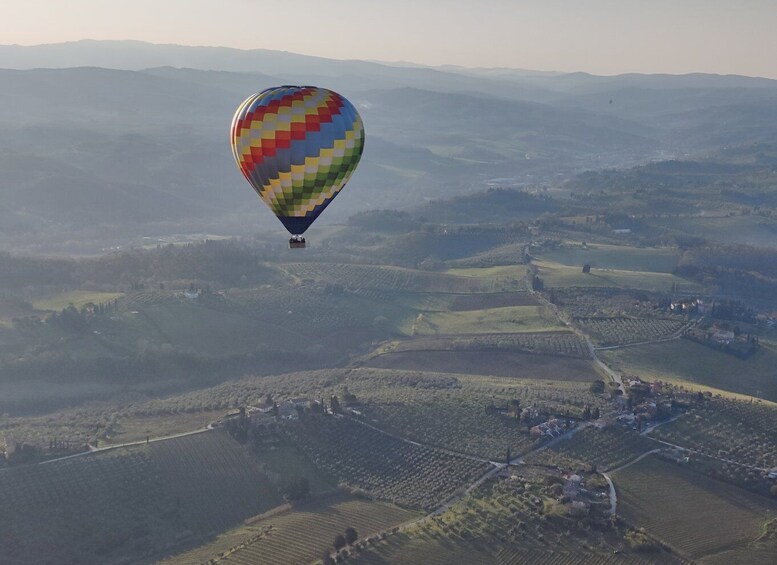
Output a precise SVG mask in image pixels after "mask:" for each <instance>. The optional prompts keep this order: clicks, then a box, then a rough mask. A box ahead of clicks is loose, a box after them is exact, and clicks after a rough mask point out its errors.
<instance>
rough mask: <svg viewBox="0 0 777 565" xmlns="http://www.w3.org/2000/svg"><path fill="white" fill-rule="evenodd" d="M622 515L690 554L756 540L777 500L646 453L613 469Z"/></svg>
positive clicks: (692, 557) (709, 551)
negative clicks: (627, 464) (645, 456)
mask: <svg viewBox="0 0 777 565" xmlns="http://www.w3.org/2000/svg"><path fill="white" fill-rule="evenodd" d="M613 481H614V482H615V487H616V489H617V491H618V514H620V515H621V516H623V517H624V518H625V519H626V520H628V521H629V522H630V523H631V524H633V525H634V526H636V527H644V528H645V530H646V531H647V533H648V534H650V535H652V536H655V537H656V538H658V539H659V540H660V541H661V542H663V543H665V544H667V545H669V546H670V547H672V548H674V549H675V550H676V551H678V552H679V553H681V554H682V555H684V556H686V557H688V558H689V559H698V558H700V557H703V556H705V555H711V554H715V553H719V552H721V551H724V550H726V549H730V548H732V547H734V546H738V545H740V544H744V543H747V542H749V541H752V540H754V539H755V538H756V537H757V536H758V535H759V534H760V532H761V528H762V526H763V524H764V523H765V522H766V520H767V519H769V517H770V516H773V515H774V512H775V511H777V503H775V502H774V501H772V500H769V499H767V498H763V497H760V496H758V495H754V494H751V493H749V492H748V491H745V490H742V489H739V488H737V487H734V486H731V485H728V484H726V483H722V482H720V481H716V480H714V479H710V478H708V477H705V476H704V475H700V474H698V473H695V472H693V471H691V470H689V469H687V468H685V467H681V466H678V465H676V464H674V463H668V462H665V461H662V460H660V459H657V458H655V457H654V456H653V457H648V458H646V459H643V460H642V461H640V462H638V463H636V464H634V465H632V466H630V467H627V468H625V469H623V470H621V471H617V472H616V473H614V474H613Z"/></svg>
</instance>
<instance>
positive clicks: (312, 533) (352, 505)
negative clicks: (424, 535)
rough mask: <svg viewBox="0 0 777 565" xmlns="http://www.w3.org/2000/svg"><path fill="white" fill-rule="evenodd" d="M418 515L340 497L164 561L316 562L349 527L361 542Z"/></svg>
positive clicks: (276, 516) (282, 514)
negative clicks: (216, 559) (213, 559)
mask: <svg viewBox="0 0 777 565" xmlns="http://www.w3.org/2000/svg"><path fill="white" fill-rule="evenodd" d="M417 517H419V514H417V513H414V512H410V511H407V510H402V509H401V508H397V507H396V506H392V505H389V504H383V503H380V502H372V501H370V500H366V499H361V498H356V497H354V496H350V495H346V494H337V495H334V496H327V497H323V498H321V499H319V500H313V501H311V502H308V503H304V504H300V505H299V506H295V507H294V508H293V509H290V510H286V511H284V512H280V513H278V514H274V515H272V516H268V517H266V518H262V519H260V520H256V521H253V520H252V523H251V524H250V525H248V526H241V527H239V528H236V529H235V530H232V531H229V532H226V533H224V534H222V535H220V536H219V537H218V538H217V539H216V540H215V541H213V542H211V543H209V544H207V545H204V546H202V547H199V548H197V549H195V550H192V551H190V552H187V553H184V554H182V555H179V556H176V557H173V558H171V559H168V560H166V561H164V563H166V564H169V565H172V564H181V565H183V564H188V563H204V562H207V561H208V560H209V559H212V558H215V557H217V556H219V555H221V554H222V553H225V554H224V556H223V557H222V558H221V559H219V561H218V563H239V564H243V565H261V564H265V563H266V564H267V565H275V564H280V563H288V564H295V563H310V562H313V561H315V560H316V559H318V558H320V557H321V555H322V553H323V552H324V551H326V550H327V549H328V550H332V549H333V548H332V547H331V545H332V540H334V537H335V536H336V535H337V534H340V533H342V532H343V531H345V529H346V528H348V527H352V528H354V529H356V532H357V533H358V534H359V537H360V538H366V537H368V536H371V535H374V534H376V533H379V532H381V531H383V530H386V529H389V528H391V527H394V526H397V525H399V524H402V523H404V522H407V521H409V520H413V519H415V518H417ZM263 532H266V533H264V534H263Z"/></svg>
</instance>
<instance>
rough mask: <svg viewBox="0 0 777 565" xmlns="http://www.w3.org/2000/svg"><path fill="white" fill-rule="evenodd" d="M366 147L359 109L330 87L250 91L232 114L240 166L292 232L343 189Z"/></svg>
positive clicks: (311, 219)
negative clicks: (254, 92)
mask: <svg viewBox="0 0 777 565" xmlns="http://www.w3.org/2000/svg"><path fill="white" fill-rule="evenodd" d="M363 150H364V126H363V124H362V119H361V117H360V116H359V113H358V112H357V111H356V108H354V106H353V104H351V103H350V102H349V101H348V100H346V99H345V98H344V97H342V96H341V95H339V94H337V93H336V92H332V91H331V90H327V89H325V88H317V87H314V86H279V87H275V88H268V89H267V90H263V91H262V92H259V93H257V94H254V95H253V96H249V97H248V98H247V99H246V100H245V101H244V102H243V103H242V104H241V105H240V106H239V107H238V109H237V112H235V117H234V118H233V119H232V153H233V155H234V156H235V161H236V162H237V166H238V168H239V169H240V170H241V171H242V172H243V175H244V176H245V178H246V179H247V180H248V182H249V183H251V186H252V187H253V188H254V190H255V191H256V192H257V194H259V196H260V198H261V199H262V200H264V202H265V204H267V205H268V206H269V207H270V209H271V210H272V211H273V213H274V214H275V215H276V216H277V217H278V219H279V220H280V221H281V222H282V223H283V225H284V226H286V229H287V230H289V232H290V233H291V234H293V235H299V234H302V233H304V232H305V230H306V229H308V228H309V227H310V224H312V223H313V222H314V221H315V219H316V218H317V217H318V216H319V214H321V212H323V211H324V209H325V208H326V207H327V206H328V205H329V203H330V202H332V200H334V198H335V196H337V195H338V194H339V193H340V191H341V190H342V189H343V187H344V186H345V183H347V182H348V180H349V179H350V178H351V175H352V174H353V171H354V170H355V169H356V165H358V164H359V159H360V158H361V155H362V151H363Z"/></svg>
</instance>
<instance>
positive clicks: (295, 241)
mask: <svg viewBox="0 0 777 565" xmlns="http://www.w3.org/2000/svg"><path fill="white" fill-rule="evenodd" d="M289 249H305V238H304V237H300V236H298V235H296V236H294V237H292V238H291V239H290V240H289Z"/></svg>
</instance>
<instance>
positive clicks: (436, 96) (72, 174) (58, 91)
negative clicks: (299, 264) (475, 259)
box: [0, 41, 777, 247]
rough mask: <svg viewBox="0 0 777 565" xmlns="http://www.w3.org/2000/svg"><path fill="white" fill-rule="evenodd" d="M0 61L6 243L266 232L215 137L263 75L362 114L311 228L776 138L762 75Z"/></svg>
mask: <svg viewBox="0 0 777 565" xmlns="http://www.w3.org/2000/svg"><path fill="white" fill-rule="evenodd" d="M0 69H3V70H0V234H2V235H3V237H4V242H5V244H6V245H5V246H6V247H8V246H14V245H19V244H20V242H22V241H24V240H25V238H27V237H29V235H30V234H36V237H38V238H40V237H43V235H42V234H48V235H50V236H52V237H56V238H57V239H61V235H62V233H70V234H77V233H78V232H79V231H81V232H83V231H84V230H85V229H86V230H87V231H88V234H89V235H88V237H90V238H95V237H97V238H99V237H100V234H104V235H106V237H107V234H112V233H116V232H121V231H122V230H124V231H127V232H129V233H131V232H133V231H134V232H135V233H146V232H149V233H150V232H155V233H162V232H165V231H170V230H177V231H181V230H184V231H185V230H194V229H196V227H198V226H205V227H207V228H208V229H210V230H211V231H212V230H220V231H222V232H224V233H234V232H235V231H236V229H237V230H244V231H246V232H250V231H256V230H262V229H277V228H278V227H279V226H280V224H276V220H275V219H274V218H272V216H271V215H270V214H269V212H268V211H267V210H265V209H264V207H263V205H262V204H261V202H259V200H258V199H257V197H256V196H255V195H254V194H253V193H252V192H251V190H250V189H249V187H248V185H247V184H245V183H244V180H243V179H242V177H241V176H240V174H239V173H238V172H237V170H236V169H235V166H234V163H233V162H232V156H231V153H230V149H229V143H228V128H229V123H230V121H231V118H232V113H233V112H234V109H235V107H236V106H237V105H238V104H239V103H240V102H241V101H242V100H243V99H244V98H245V97H246V96H248V95H249V94H251V93H253V92H256V91H258V90H261V89H262V88H265V87H268V86H272V85H276V84H284V83H298V84H318V85H321V86H327V87H329V88H333V89H335V90H338V91H340V92H341V93H343V94H344V95H346V96H347V97H348V98H349V99H351V100H352V101H353V102H354V103H355V104H356V106H357V107H358V109H359V111H360V113H361V114H362V117H363V118H364V121H365V125H366V130H367V144H366V149H365V155H364V159H363V162H362V165H361V167H360V169H359V170H358V171H357V173H356V175H355V176H354V178H353V180H352V182H351V185H350V186H349V187H348V189H346V192H344V193H343V195H342V196H341V197H340V198H338V200H337V201H335V203H334V204H333V205H332V207H331V209H330V210H328V211H327V213H326V214H325V215H324V216H323V217H322V220H323V221H327V220H328V221H333V220H334V221H341V220H343V219H344V218H345V217H347V216H348V215H350V214H352V213H354V212H358V211H361V210H367V209H374V208H387V207H390V208H406V207H409V206H414V205H417V204H419V203H422V202H424V201H425V200H428V199H430V198H438V197H440V196H445V195H454V194H458V193H468V192H473V191H477V190H482V189H484V188H486V187H487V186H491V185H494V184H500V185H504V184H506V185H509V186H517V187H521V186H553V185H558V184H560V183H561V182H563V180H564V179H566V178H569V177H570V176H572V175H574V174H575V173H577V172H579V171H583V170H594V169H602V168H612V167H624V166H630V165H634V164H638V163H642V162H648V161H651V160H657V159H661V158H667V157H673V156H684V155H693V156H700V155H704V154H706V153H708V152H712V151H717V150H719V149H720V148H722V147H724V146H730V145H742V144H748V143H753V142H761V141H774V140H775V138H777V133H776V132H777V81H773V80H768V79H761V78H749V77H741V76H717V75H701V74H694V75H682V76H671V75H621V76H613V77H597V76H592V75H588V74H585V73H571V74H560V73H544V72H536V71H525V70H512V69H466V68H461V67H455V66H446V67H439V68H430V67H423V66H417V65H412V66H410V65H407V66H403V65H402V64H393V63H392V64H382V63H376V62H367V61H338V60H332V59H324V58H318V57H309V56H304V55H296V54H292V53H286V52H279V51H267V50H251V51H242V50H237V49H228V48H220V47H184V46H177V45H154V44H150V43H143V42H137V41H79V42H73V43H63V44H57V45H41V46H33V47H22V46H0ZM495 179H496V180H495ZM236 226H240V227H239V228H236ZM87 228H88V229H87Z"/></svg>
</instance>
